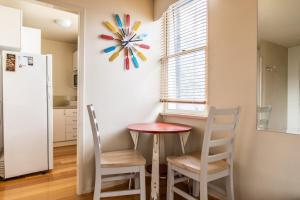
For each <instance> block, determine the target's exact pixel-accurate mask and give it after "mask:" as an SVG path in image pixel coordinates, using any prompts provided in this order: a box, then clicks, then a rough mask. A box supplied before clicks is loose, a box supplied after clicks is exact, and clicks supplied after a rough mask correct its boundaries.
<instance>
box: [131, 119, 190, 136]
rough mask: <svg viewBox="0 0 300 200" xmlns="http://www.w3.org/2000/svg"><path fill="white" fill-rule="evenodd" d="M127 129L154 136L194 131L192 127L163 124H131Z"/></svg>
mask: <svg viewBox="0 0 300 200" xmlns="http://www.w3.org/2000/svg"><path fill="white" fill-rule="evenodd" d="M127 128H128V129H129V130H131V131H137V132H140V133H152V134H164V133H182V132H188V131H191V130H192V127H190V126H187V125H182V124H172V123H162V122H154V123H140V124H130V125H129V126H128V127H127Z"/></svg>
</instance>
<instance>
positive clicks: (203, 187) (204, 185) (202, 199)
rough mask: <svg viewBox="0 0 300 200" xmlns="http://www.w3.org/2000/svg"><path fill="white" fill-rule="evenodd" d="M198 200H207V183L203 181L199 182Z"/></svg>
mask: <svg viewBox="0 0 300 200" xmlns="http://www.w3.org/2000/svg"><path fill="white" fill-rule="evenodd" d="M200 200H208V194H207V182H206V181H205V180H203V181H200Z"/></svg>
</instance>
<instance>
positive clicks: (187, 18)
mask: <svg viewBox="0 0 300 200" xmlns="http://www.w3.org/2000/svg"><path fill="white" fill-rule="evenodd" d="M162 33H163V35H162V46H163V55H162V59H161V61H162V73H161V75H162V77H161V102H164V103H165V105H166V108H167V110H169V111H170V110H186V111H197V112H198V111H201V110H203V109H205V105H206V102H207V59H206V57H207V0H179V1H178V2H176V3H175V4H173V5H171V6H170V7H169V9H168V10H167V11H166V13H165V14H164V16H163V23H162Z"/></svg>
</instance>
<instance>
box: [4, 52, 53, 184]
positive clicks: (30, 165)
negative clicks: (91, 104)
mask: <svg viewBox="0 0 300 200" xmlns="http://www.w3.org/2000/svg"><path fill="white" fill-rule="evenodd" d="M1 63H2V64H1V70H0V72H1V74H0V91H1V92H0V116H1V117H0V177H2V178H3V179H7V178H11V177H17V176H21V175H25V174H30V173H34V172H41V171H47V170H50V169H52V168H53V125H52V123H53V122H52V118H53V112H52V57H51V55H33V54H27V53H19V52H8V51H3V52H2V56H1Z"/></svg>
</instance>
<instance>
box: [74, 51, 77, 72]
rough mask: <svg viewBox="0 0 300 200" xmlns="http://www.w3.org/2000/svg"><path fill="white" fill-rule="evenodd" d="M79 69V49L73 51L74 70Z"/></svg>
mask: <svg viewBox="0 0 300 200" xmlns="http://www.w3.org/2000/svg"><path fill="white" fill-rule="evenodd" d="M77 69H78V56H77V51H75V52H74V53H73V70H74V71H75V70H77Z"/></svg>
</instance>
